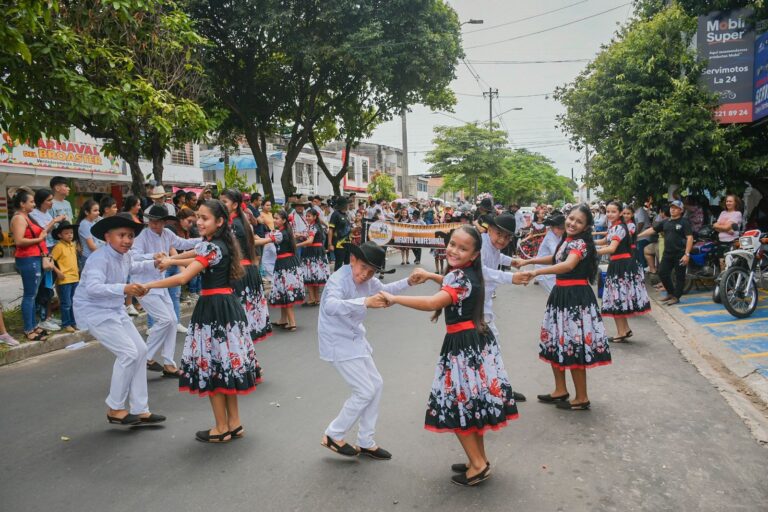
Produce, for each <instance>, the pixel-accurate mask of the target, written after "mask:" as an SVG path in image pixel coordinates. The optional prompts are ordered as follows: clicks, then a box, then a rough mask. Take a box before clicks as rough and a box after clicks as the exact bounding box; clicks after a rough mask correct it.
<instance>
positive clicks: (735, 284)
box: [719, 229, 768, 318]
mask: <svg viewBox="0 0 768 512" xmlns="http://www.w3.org/2000/svg"><path fill="white" fill-rule="evenodd" d="M764 236H765V235H764V234H763V233H761V232H760V230H757V229H753V230H750V231H747V232H745V233H744V234H742V235H741V236H740V237H739V247H738V249H733V250H731V251H729V252H728V253H727V254H726V255H725V266H726V268H725V271H724V272H723V275H722V276H721V277H720V282H719V287H720V300H721V302H722V303H723V306H725V309H727V310H728V312H729V313H730V314H731V315H733V316H735V317H736V318H747V317H748V316H750V315H751V314H752V313H754V312H755V309H757V302H758V295H759V294H758V287H759V285H760V284H761V283H762V280H763V273H764V272H766V271H768V258H766V256H765V252H764V250H763V246H762V242H763V241H761V239H762V238H763V237H764Z"/></svg>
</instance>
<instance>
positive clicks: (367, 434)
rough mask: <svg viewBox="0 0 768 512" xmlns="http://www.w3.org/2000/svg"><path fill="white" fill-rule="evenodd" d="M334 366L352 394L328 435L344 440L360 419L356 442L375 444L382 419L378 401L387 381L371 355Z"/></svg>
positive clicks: (330, 426) (327, 430)
mask: <svg viewBox="0 0 768 512" xmlns="http://www.w3.org/2000/svg"><path fill="white" fill-rule="evenodd" d="M333 366H334V368H336V370H337V371H338V372H339V375H341V377H342V378H343V379H344V380H345V381H346V382H347V384H348V385H349V387H350V388H352V396H350V397H349V398H348V399H347V401H346V402H344V407H342V408H341V412H339V415H338V416H336V419H334V420H333V421H332V422H331V424H330V425H328V428H327V429H325V435H327V436H328V437H331V438H333V439H336V440H340V439H344V437H345V436H346V435H347V433H348V432H349V431H350V430H352V427H354V425H355V423H356V422H357V421H358V420H359V421H360V423H359V425H358V429H357V444H358V446H360V447H361V448H373V447H374V446H376V442H375V441H374V440H373V434H374V431H375V430H376V420H377V419H378V418H379V402H380V401H381V390H382V387H383V386H384V380H383V379H382V378H381V375H380V374H379V370H377V369H376V365H375V364H374V363H373V358H372V357H370V356H368V357H359V358H357V359H350V360H348V361H336V362H334V363H333Z"/></svg>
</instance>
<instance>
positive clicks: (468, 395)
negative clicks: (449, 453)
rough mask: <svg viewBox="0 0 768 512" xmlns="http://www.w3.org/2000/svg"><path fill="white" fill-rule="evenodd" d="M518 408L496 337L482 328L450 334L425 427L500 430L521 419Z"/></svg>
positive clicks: (446, 339) (428, 405)
mask: <svg viewBox="0 0 768 512" xmlns="http://www.w3.org/2000/svg"><path fill="white" fill-rule="evenodd" d="M517 417H518V412H517V405H516V404H515V399H514V396H513V393H512V386H511V385H510V383H509V377H508V376H507V372H506V370H505V369H504V362H503V361H502V359H501V351H500V350H499V345H498V343H497V342H496V339H495V338H494V337H493V334H491V333H490V332H489V333H487V334H481V333H480V332H478V330H477V329H476V328H471V329H466V330H461V331H459V332H454V333H448V334H446V335H445V339H444V341H443V347H442V349H441V350H440V358H439V359H438V362H437V367H436V369H435V379H434V381H433V382H432V390H431V392H430V394H429V401H428V403H427V412H426V416H425V420H424V428H425V429H427V430H431V431H433V432H454V433H459V434H472V433H480V434H482V433H484V432H485V431H487V430H498V429H500V428H502V427H505V426H506V425H507V422H508V421H510V420H514V419H517Z"/></svg>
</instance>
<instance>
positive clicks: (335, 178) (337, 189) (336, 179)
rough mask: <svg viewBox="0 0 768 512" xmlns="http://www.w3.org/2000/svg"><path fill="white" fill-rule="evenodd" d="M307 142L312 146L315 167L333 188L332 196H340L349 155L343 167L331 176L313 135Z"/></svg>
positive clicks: (311, 134) (312, 134)
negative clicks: (318, 167)
mask: <svg viewBox="0 0 768 512" xmlns="http://www.w3.org/2000/svg"><path fill="white" fill-rule="evenodd" d="M309 142H310V143H311V144H312V149H313V150H314V151H315V156H316V157H317V165H319V166H320V170H321V171H323V174H325V177H326V178H328V181H330V182H331V186H332V187H333V195H335V196H340V195H341V180H342V179H344V176H346V174H347V162H349V155H347V157H346V158H345V159H344V162H343V164H344V166H343V167H342V168H341V170H340V171H339V173H338V174H336V175H333V174H331V171H330V169H328V166H327V165H326V164H325V160H324V159H323V154H322V153H321V152H320V146H318V145H317V140H316V139H315V134H314V133H310V134H309Z"/></svg>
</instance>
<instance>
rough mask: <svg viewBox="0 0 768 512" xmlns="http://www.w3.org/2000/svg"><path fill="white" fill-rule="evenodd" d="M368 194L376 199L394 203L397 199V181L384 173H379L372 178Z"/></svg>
mask: <svg viewBox="0 0 768 512" xmlns="http://www.w3.org/2000/svg"><path fill="white" fill-rule="evenodd" d="M368 194H370V196H371V197H373V198H374V199H376V200H377V201H378V200H379V199H384V200H386V201H392V200H394V199H395V198H396V197H397V193H396V192H395V181H394V180H393V179H392V176H390V175H388V174H385V173H383V172H377V173H375V174H374V175H373V177H372V178H371V181H370V183H368Z"/></svg>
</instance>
